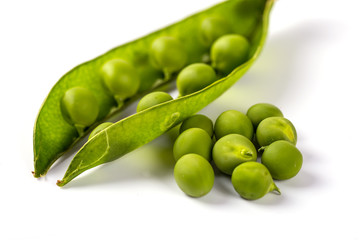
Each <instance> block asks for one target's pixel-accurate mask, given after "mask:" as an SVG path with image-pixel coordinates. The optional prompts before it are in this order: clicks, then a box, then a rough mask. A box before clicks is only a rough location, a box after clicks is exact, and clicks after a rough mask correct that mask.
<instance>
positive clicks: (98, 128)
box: [89, 122, 113, 139]
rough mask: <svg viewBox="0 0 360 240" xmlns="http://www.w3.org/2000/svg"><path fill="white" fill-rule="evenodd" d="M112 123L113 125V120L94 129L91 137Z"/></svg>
mask: <svg viewBox="0 0 360 240" xmlns="http://www.w3.org/2000/svg"><path fill="white" fill-rule="evenodd" d="M111 125H113V123H112V122H104V123H102V124H100V125H99V126H97V127H96V128H95V129H94V130H92V132H91V133H90V135H89V139H90V138H92V137H93V136H95V135H96V134H98V133H99V132H101V131H102V130H104V129H105V128H107V127H110V126H111Z"/></svg>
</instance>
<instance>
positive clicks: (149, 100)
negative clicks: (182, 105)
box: [136, 92, 173, 112]
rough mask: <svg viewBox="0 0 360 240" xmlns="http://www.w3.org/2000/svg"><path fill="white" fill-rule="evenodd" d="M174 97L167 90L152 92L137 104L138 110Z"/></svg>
mask: <svg viewBox="0 0 360 240" xmlns="http://www.w3.org/2000/svg"><path fill="white" fill-rule="evenodd" d="M172 99H173V98H172V97H171V96H170V95H169V94H168V93H166V92H152V93H149V94H147V95H145V96H144V97H143V98H142V99H141V100H140V101H139V103H138V105H137V109H136V111H137V112H140V111H143V110H145V109H147V108H150V107H153V106H155V105H158V104H160V103H164V102H167V101H171V100H172Z"/></svg>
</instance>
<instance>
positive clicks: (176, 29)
mask: <svg viewBox="0 0 360 240" xmlns="http://www.w3.org/2000/svg"><path fill="white" fill-rule="evenodd" d="M273 3H274V0H258V1H257V0H252V1H250V0H230V1H226V2H223V3H221V4H219V5H216V6H214V7H212V8H210V9H208V10H205V11H203V12H200V13H198V14H196V15H194V16H191V17H189V18H186V19H185V20H183V21H181V22H179V23H177V24H174V25H172V26H170V27H168V28H165V29H163V30H160V31H158V32H156V33H154V35H156V36H159V35H163V34H164V33H165V34H172V36H173V35H175V36H176V37H178V38H180V39H183V41H185V42H187V43H189V44H191V46H192V47H197V46H199V48H198V49H192V48H189V49H190V50H193V51H192V54H193V59H191V61H190V62H199V61H200V60H201V58H202V57H203V54H206V51H208V50H207V49H204V48H203V47H200V46H201V44H200V43H197V41H196V40H194V37H193V35H194V33H196V28H197V26H198V25H199V24H198V23H199V21H200V20H201V19H203V18H204V17H207V16H209V15H210V16H211V15H212V14H215V15H221V16H224V17H226V18H227V20H228V21H230V22H232V23H233V27H234V26H235V27H234V29H235V30H234V31H235V32H236V33H241V34H243V35H246V36H247V37H248V39H249V40H250V45H251V51H250V57H249V60H248V61H246V62H245V63H244V64H242V65H240V66H238V67H237V68H236V69H234V70H233V71H232V72H231V73H230V74H229V75H227V76H224V77H223V78H221V79H219V80H217V81H216V82H214V83H213V84H211V85H209V86H208V87H206V88H204V89H202V90H200V91H197V92H194V93H192V94H189V95H186V96H182V97H179V98H177V99H175V100H172V101H169V102H165V103H162V104H159V105H156V106H154V107H151V108H148V109H146V110H144V111H142V112H139V113H136V114H133V115H131V116H129V117H127V118H125V119H122V120H120V121H119V122H116V123H115V124H113V125H111V126H110V127H108V128H106V129H105V130H103V131H101V132H100V133H98V134H97V135H95V136H94V137H93V138H91V139H90V140H89V141H88V142H87V143H86V144H85V145H84V146H83V147H82V148H81V149H80V150H79V152H78V153H77V154H76V155H75V157H74V158H73V160H72V162H71V163H70V165H69V167H68V169H67V171H66V173H65V175H64V177H63V179H62V180H61V181H60V180H59V181H58V182H57V184H58V185H59V186H64V185H65V184H67V183H69V182H70V181H71V180H72V179H74V178H75V177H76V176H78V175H79V174H81V173H83V172H84V171H86V170H88V169H91V168H93V167H95V166H98V165H100V164H103V163H106V162H110V161H113V160H115V159H118V158H119V157H121V156H123V155H125V154H127V153H129V152H131V151H133V150H134V149H136V148H138V147H140V146H142V145H144V144H146V143H149V142H150V141H152V140H153V139H155V138H157V137H159V136H160V135H162V134H163V133H165V132H166V131H168V130H169V129H171V128H172V127H174V126H176V125H177V124H179V123H181V122H182V121H183V120H184V119H186V118H187V117H189V116H191V115H193V114H194V113H196V112H198V111H200V110H201V109H202V108H204V107H205V106H207V105H208V104H209V103H211V102H212V101H214V100H215V99H216V98H218V97H219V96H220V95H221V94H223V93H224V92H225V91H226V90H227V89H229V88H230V87H231V86H232V85H233V84H234V83H235V82H236V81H237V80H238V79H239V78H240V77H241V76H242V75H243V74H244V73H245V72H246V71H247V70H248V69H249V68H250V67H251V65H252V64H253V63H254V61H255V60H256V58H257V57H258V56H259V54H260V51H261V49H262V47H263V45H264V43H265V38H266V35H267V29H268V22H269V13H270V10H271V8H272V5H273ZM241 20H243V21H241ZM242 24H245V26H244V25H242ZM150 36H152V35H150ZM148 37H149V36H148ZM146 38H147V37H145V38H143V39H142V40H145V39H146ZM189 39H190V40H189ZM192 41H194V42H196V43H191V42H192Z"/></svg>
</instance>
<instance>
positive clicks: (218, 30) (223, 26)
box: [200, 16, 231, 46]
mask: <svg viewBox="0 0 360 240" xmlns="http://www.w3.org/2000/svg"><path fill="white" fill-rule="evenodd" d="M230 32H231V26H230V25H229V23H228V22H227V21H226V20H225V19H224V18H222V17H220V16H211V17H207V18H205V19H203V20H202V21H201V24H200V40H201V42H202V43H203V44H204V45H205V46H211V44H213V42H214V41H215V40H216V39H218V38H219V37H221V36H223V35H225V34H228V33H230Z"/></svg>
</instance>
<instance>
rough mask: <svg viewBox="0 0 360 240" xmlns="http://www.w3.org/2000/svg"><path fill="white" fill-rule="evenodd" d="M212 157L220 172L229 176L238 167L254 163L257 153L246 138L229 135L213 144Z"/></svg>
mask: <svg viewBox="0 0 360 240" xmlns="http://www.w3.org/2000/svg"><path fill="white" fill-rule="evenodd" d="M212 157H213V160H214V163H215V165H216V166H217V167H218V169H219V170H220V171H221V172H223V173H225V174H228V175H231V174H232V172H233V171H234V169H235V168H236V167H237V166H238V165H240V164H242V163H245V162H250V161H256V158H257V152H256V149H255V147H254V144H252V142H251V141H250V140H249V139H247V138H246V137H244V136H242V135H239V134H229V135H226V136H224V137H222V138H220V139H219V140H218V141H217V142H216V143H215V144H214V148H213V151H212Z"/></svg>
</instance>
